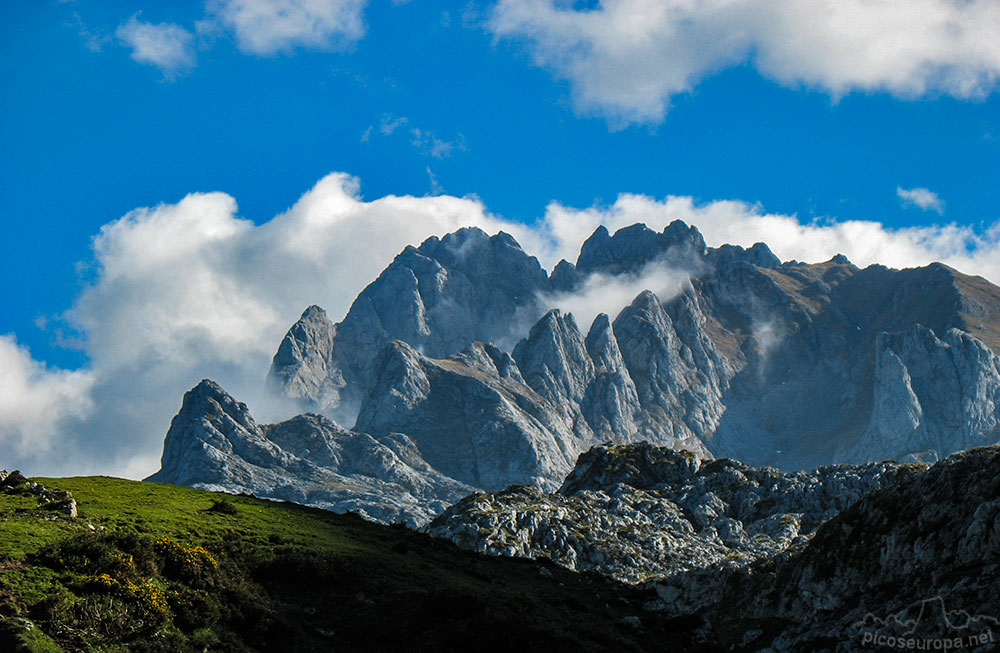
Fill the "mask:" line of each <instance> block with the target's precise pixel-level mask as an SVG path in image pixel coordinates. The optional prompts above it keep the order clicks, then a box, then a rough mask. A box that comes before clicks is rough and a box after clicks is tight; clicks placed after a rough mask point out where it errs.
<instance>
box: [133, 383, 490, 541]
mask: <svg viewBox="0 0 1000 653" xmlns="http://www.w3.org/2000/svg"><path fill="white" fill-rule="evenodd" d="M146 480H148V481H154V482H163V483H173V484H175V485H187V486H191V487H198V488H202V489H209V490H217V491H225V492H231V493H240V492H244V493H249V494H254V495H256V496H259V497H263V498H269V499H283V500H287V501H295V502H297V503H303V504H306V505H313V506H317V507H320V508H326V509H329V510H333V511H336V512H346V511H355V512H358V513H360V514H363V515H365V516H367V517H369V518H371V519H375V520H378V521H384V522H395V521H404V522H407V523H410V524H412V525H417V524H420V523H422V522H424V521H426V520H428V519H429V518H430V517H432V516H433V515H435V514H437V513H438V512H440V511H441V510H443V509H444V507H445V506H447V505H448V504H450V503H452V502H454V501H455V500H457V499H458V498H460V497H462V496H464V495H466V494H468V493H469V492H471V491H473V490H474V488H473V487H470V486H468V485H465V484H462V483H460V482H458V481H456V480H454V479H451V478H448V477H446V476H444V475H442V474H440V473H438V472H436V471H435V470H434V469H432V468H431V467H430V465H428V464H427V463H426V462H425V461H424V460H423V459H422V458H421V455H420V451H419V449H418V448H417V447H416V445H415V444H414V443H413V442H412V441H411V440H409V439H408V438H406V436H403V435H400V434H396V433H391V434H386V435H385V436H384V437H381V438H374V437H372V436H370V435H368V434H365V433H355V432H351V431H347V430H345V429H343V428H342V427H341V426H339V425H338V424H336V423H335V422H333V421H331V420H329V419H327V418H325V417H323V416H321V415H313V414H306V415H299V416H298V417H295V418H293V419H291V420H288V421H285V422H281V423H279V424H266V425H258V424H257V423H256V422H254V420H253V417H252V416H251V415H250V413H249V411H248V410H247V407H246V405H245V404H242V403H239V402H237V401H236V400H235V399H233V398H232V397H231V396H230V395H229V394H228V393H226V392H225V390H223V389H222V388H221V387H219V386H218V385H217V384H215V383H213V382H212V381H208V380H204V381H202V382H201V383H199V384H198V385H197V386H196V387H194V388H193V389H191V390H190V391H189V392H188V393H187V394H186V395H185V396H184V403H183V405H182V407H181V410H180V412H179V413H178V414H177V416H176V417H174V419H173V422H172V423H171V425H170V431H168V433H167V437H166V441H165V442H164V449H163V459H162V461H161V469H160V471H158V472H157V473H156V474H154V475H152V476H150V477H149V478H148V479H146Z"/></svg>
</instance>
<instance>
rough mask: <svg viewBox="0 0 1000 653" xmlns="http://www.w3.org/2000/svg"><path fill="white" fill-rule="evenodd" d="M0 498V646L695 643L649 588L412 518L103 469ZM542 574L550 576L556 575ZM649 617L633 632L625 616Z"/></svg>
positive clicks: (585, 647)
mask: <svg viewBox="0 0 1000 653" xmlns="http://www.w3.org/2000/svg"><path fill="white" fill-rule="evenodd" d="M35 480H37V481H39V482H41V483H42V484H44V485H45V486H46V487H48V488H50V489H60V490H69V491H70V492H72V494H73V496H74V498H75V499H76V500H77V502H78V504H79V517H78V518H77V519H69V518H67V517H65V516H62V515H56V514H53V512H52V511H47V510H43V509H40V508H39V507H38V505H37V501H35V499H33V498H31V497H25V496H18V495H7V494H0V650H6V649H7V648H11V649H13V648H14V647H15V646H17V645H20V646H22V647H24V650H29V651H50V650H60V649H62V650H102V651H156V650H161V651H203V650H210V651H252V650H296V651H311V650H315V651H322V650H470V649H473V648H475V649H485V650H491V649H493V650H495V649H499V648H504V647H509V646H511V645H516V646H518V647H520V648H540V647H547V648H554V649H558V650H569V649H572V650H576V651H591V650H608V649H615V650H657V651H662V650H686V649H691V648H693V646H694V644H693V641H694V640H693V637H694V628H695V627H696V626H697V624H695V623H691V622H678V621H677V620H674V621H671V620H669V619H665V618H662V617H659V616H656V615H651V614H649V613H646V612H644V611H643V610H642V607H641V606H642V604H643V603H644V602H646V601H649V600H651V599H653V598H655V597H654V596H653V594H652V592H651V591H649V590H641V589H637V588H634V587H627V586H623V585H618V584H615V583H613V582H612V581H609V580H607V579H604V578H601V577H597V576H593V575H585V574H578V573H574V572H570V571H567V570H565V569H562V568H560V567H557V566H555V565H553V564H552V563H550V562H547V561H529V560H519V559H509V558H494V557H489V556H485V555H480V554H476V553H471V552H468V551H463V550H460V549H458V548H457V547H456V546H454V545H452V544H451V543H449V542H445V541H441V540H436V539H433V538H430V537H428V536H426V535H423V534H420V533H416V532H413V531H411V530H409V529H406V528H403V527H401V526H380V525H377V524H373V523H370V522H366V521H364V520H362V519H360V518H358V517H356V516H354V515H337V514H333V513H330V512H326V511H322V510H316V509H310V508H305V507H302V506H298V505H295V504H290V503H277V502H269V501H263V500H258V499H255V498H252V497H245V496H229V495H221V494H217V493H211V492H204V491H200V490H193V489H189V488H182V487H176V486H171V485H163V484H156V483H141V482H135V481H126V480H121V479H114V478H107V477H80V478H65V479H35ZM543 568H544V570H545V571H543ZM628 616H639V617H640V618H641V620H642V624H643V627H642V628H639V629H636V628H634V627H632V626H630V625H627V624H626V623H625V622H623V621H622V620H623V619H624V618H625V617H628Z"/></svg>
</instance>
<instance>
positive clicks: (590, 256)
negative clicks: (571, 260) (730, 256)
mask: <svg viewBox="0 0 1000 653" xmlns="http://www.w3.org/2000/svg"><path fill="white" fill-rule="evenodd" d="M706 252H707V248H706V246H705V239H704V238H703V237H702V235H701V232H699V231H698V229H697V228H695V227H689V226H688V225H687V224H685V223H684V222H682V221H680V220H675V221H673V222H671V223H670V224H669V225H667V226H666V227H665V228H664V229H663V231H662V232H660V233H657V232H656V231H653V230H652V229H650V228H649V227H647V226H646V225H644V224H641V223H639V224H634V225H631V226H629V227H623V228H621V229H619V230H618V231H616V232H615V233H614V235H613V236H612V235H610V234H609V233H608V230H607V228H605V227H604V226H603V225H602V226H600V227H598V228H597V230H596V231H594V233H593V234H592V235H591V236H590V238H588V239H587V240H586V241H585V242H584V243H583V246H582V247H581V248H580V256H579V257H578V258H577V261H576V269H577V271H579V272H580V273H584V274H589V273H592V272H602V273H605V274H622V273H635V272H638V271H639V270H641V269H642V268H643V266H645V265H647V264H649V263H650V262H652V261H654V260H660V261H662V262H663V263H664V264H665V265H667V266H674V267H679V268H682V269H683V268H690V267H692V266H694V265H696V264H697V263H698V262H699V261H700V260H701V259H703V258H704V256H705V254H706Z"/></svg>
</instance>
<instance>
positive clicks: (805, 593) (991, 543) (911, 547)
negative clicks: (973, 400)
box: [702, 447, 1000, 651]
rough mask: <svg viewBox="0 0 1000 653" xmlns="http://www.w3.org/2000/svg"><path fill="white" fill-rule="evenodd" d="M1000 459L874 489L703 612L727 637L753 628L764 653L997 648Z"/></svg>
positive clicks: (957, 463)
mask: <svg viewBox="0 0 1000 653" xmlns="http://www.w3.org/2000/svg"><path fill="white" fill-rule="evenodd" d="M998 464H1000V448H998V447H985V448H979V449H973V450H969V451H966V452H962V453H959V454H956V455H954V456H951V457H949V458H948V459H946V460H943V461H941V462H940V463H938V464H936V465H934V466H933V467H931V468H930V469H928V470H927V471H925V472H922V473H916V474H910V475H908V476H906V477H904V478H900V479H899V481H898V482H897V483H895V484H892V485H890V486H887V487H885V488H883V489H881V490H878V491H875V492H871V493H869V494H868V495H866V496H864V497H863V498H862V499H861V500H859V501H857V502H856V503H854V504H853V505H851V506H850V507H848V508H846V509H845V510H843V511H841V512H840V513H839V514H838V515H837V516H836V517H834V518H832V519H831V520H829V521H828V522H827V523H826V524H824V525H823V526H822V527H821V528H820V529H819V530H818V531H817V533H816V535H815V537H813V538H812V540H811V541H810V542H809V544H808V546H806V547H805V548H804V549H802V551H801V552H800V553H798V554H796V555H793V556H790V557H789V558H788V559H787V560H784V561H781V562H779V563H778V564H774V565H759V566H758V567H757V568H755V569H752V570H748V571H753V572H754V573H748V574H744V575H741V576H739V577H738V578H734V579H733V580H734V582H733V583H732V584H731V585H730V589H729V591H728V592H727V593H725V594H724V595H723V597H722V600H721V602H720V603H719V604H718V605H716V606H713V607H711V608H709V609H707V610H703V611H702V614H705V615H707V616H709V618H710V619H711V620H712V621H713V622H714V623H715V624H716V625H717V626H718V630H719V631H720V632H726V631H728V632H735V630H734V629H740V630H742V632H743V633H748V632H752V633H754V634H755V635H756V641H752V643H751V642H747V643H746V644H744V645H747V644H749V645H750V646H751V647H754V648H756V649H758V650H760V649H762V648H765V647H770V648H771V649H772V650H777V651H788V650H830V649H834V648H836V650H838V651H839V650H845V651H846V650H859V649H862V648H870V647H871V643H872V641H873V639H874V636H876V635H881V636H882V640H881V641H882V642H883V643H884V642H885V641H886V640H887V639H888V638H889V637H895V638H896V639H897V640H899V639H903V640H904V641H905V640H910V639H912V640H915V641H918V642H919V648H926V649H928V650H933V649H935V648H940V647H942V646H943V644H942V643H938V644H934V641H935V640H936V641H938V642H943V640H948V642H949V643H950V644H951V645H952V648H959V646H956V645H955V643H956V641H960V647H961V648H962V649H963V650H976V651H992V650H996V645H997V641H998V638H1000V632H998V626H1000V600H998V599H997V596H998V595H997V592H996V588H997V587H998V586H1000V553H998V552H1000V500H998V497H1000V476H998V475H997V473H996V470H997V465H998ZM734 608H735V609H734ZM776 624H781V625H780V627H779V628H775V625H776ZM990 633H992V638H991V637H990ZM866 636H867V639H866ZM748 639H751V640H752V639H753V638H748ZM913 648H914V649H917V648H918V645H914V646H913Z"/></svg>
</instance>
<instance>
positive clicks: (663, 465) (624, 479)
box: [427, 443, 922, 609]
mask: <svg viewBox="0 0 1000 653" xmlns="http://www.w3.org/2000/svg"><path fill="white" fill-rule="evenodd" d="M918 469H922V468H920V467H919V466H914V465H908V466H907V465H902V466H901V465H898V464H895V463H869V464H866V465H860V466H846V465H845V466H835V467H824V468H820V469H818V470H816V471H814V472H795V473H791V474H786V473H782V472H780V471H778V470H777V469H774V468H754V467H750V466H748V465H745V464H743V463H740V462H737V461H734V460H728V459H719V460H714V461H708V462H703V461H701V460H699V459H698V458H697V457H696V456H695V455H694V454H692V453H690V452H686V451H682V452H677V451H673V450H671V449H667V448H663V447H655V446H653V445H650V444H648V443H639V444H632V445H624V446H600V447H595V448H593V449H591V450H590V451H588V452H587V453H585V454H584V455H582V456H581V457H580V459H579V461H578V463H577V465H576V467H575V468H574V469H573V471H572V472H571V473H570V474H569V476H568V477H567V478H566V481H565V483H563V485H562V487H561V488H560V489H559V491H558V492H556V493H553V494H546V493H544V492H542V491H540V490H538V489H536V488H531V487H525V486H517V487H512V488H509V489H507V490H504V491H502V492H496V493H492V494H476V495H472V496H469V497H466V498H465V499H463V500H462V501H460V502H459V503H457V504H456V505H454V506H452V507H451V508H449V509H448V510H447V511H446V512H445V513H443V514H442V515H441V516H439V517H437V518H436V519H435V520H434V521H433V522H431V524H430V525H429V526H428V527H427V530H428V532H429V533H431V534H432V535H436V536H439V537H444V538H447V539H450V540H452V541H454V542H455V543H457V544H458V545H460V546H463V547H465V548H469V549H473V550H477V551H483V552H487V553H492V554H499V555H512V556H521V557H529V558H535V557H547V558H551V559H553V560H554V561H556V562H558V563H560V564H562V565H564V566H566V567H569V568H570V569H577V570H581V571H583V570H590V571H599V572H601V573H605V574H608V575H610V576H612V577H614V578H617V579H619V580H623V581H626V582H640V581H645V580H649V579H664V578H670V577H674V576H677V575H681V574H685V573H687V572H692V571H702V572H707V571H710V572H711V573H713V574H716V576H717V577H719V578H724V577H725V575H726V573H732V572H733V571H735V570H740V569H746V568H749V567H750V566H751V565H753V564H755V563H758V562H759V561H761V560H765V559H771V558H775V557H777V556H782V555H787V554H788V553H789V552H791V551H794V550H797V549H798V548H801V547H802V546H804V545H805V543H806V542H808V540H809V538H811V537H812V535H813V534H814V533H815V532H816V530H817V528H819V526H820V525H821V524H822V523H824V522H825V521H826V520H828V519H830V518H831V517H833V516H835V515H836V514H837V513H838V512H839V511H841V510H843V509H845V508H846V507H848V506H849V505H851V504H852V503H854V502H855V501H857V500H858V499H860V498H861V497H863V496H864V495H866V494H867V493H868V492H870V491H872V490H875V489H878V488H882V487H888V486H890V485H893V484H895V483H897V482H898V481H899V480H900V479H901V478H905V477H906V476H908V475H909V474H912V473H915V472H916V471H917V470H918ZM723 586H724V584H723ZM711 597H712V593H711V592H701V593H698V592H695V593H693V594H692V595H691V596H687V597H683V599H682V598H681V597H680V596H678V597H676V600H677V601H681V600H683V601H684V603H683V605H684V607H685V608H686V609H693V608H696V607H701V606H700V605H699V604H698V602H699V601H709V600H710V599H711Z"/></svg>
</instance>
